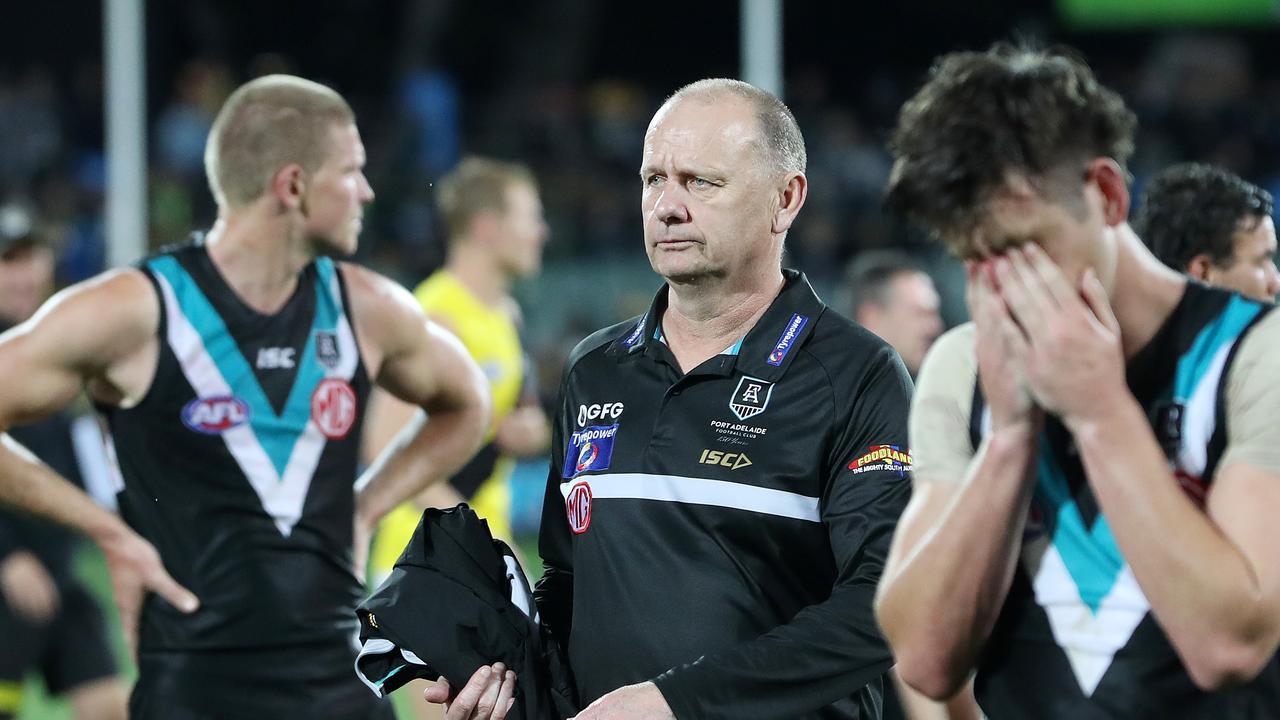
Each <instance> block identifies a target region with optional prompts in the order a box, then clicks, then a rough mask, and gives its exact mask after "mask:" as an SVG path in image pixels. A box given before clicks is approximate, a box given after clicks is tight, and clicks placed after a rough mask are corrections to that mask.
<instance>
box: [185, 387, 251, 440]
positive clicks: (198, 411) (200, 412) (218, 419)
mask: <svg viewBox="0 0 1280 720" xmlns="http://www.w3.org/2000/svg"><path fill="white" fill-rule="evenodd" d="M248 419H249V406H248V405H247V404H245V402H244V401H243V400H241V399H240V398H237V397H231V396H229V395H221V396H218V397H210V398H196V399H195V400H192V401H191V402H189V403H187V404H186V407H184V408H182V423H183V424H184V425H186V426H187V427H189V428H191V429H192V430H195V431H196V432H198V433H204V434H205V435H217V434H219V433H221V432H222V431H224V430H230V429H231V428H233V427H236V426H237V425H243V424H244V423H245V422H246V421H247V420H248Z"/></svg>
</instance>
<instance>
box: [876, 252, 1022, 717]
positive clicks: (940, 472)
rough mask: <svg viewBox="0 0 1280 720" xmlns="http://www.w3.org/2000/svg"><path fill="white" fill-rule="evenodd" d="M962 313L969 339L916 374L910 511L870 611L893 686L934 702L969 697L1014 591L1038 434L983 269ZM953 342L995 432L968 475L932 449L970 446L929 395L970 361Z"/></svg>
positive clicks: (949, 451)
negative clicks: (974, 370) (973, 369)
mask: <svg viewBox="0 0 1280 720" xmlns="http://www.w3.org/2000/svg"><path fill="white" fill-rule="evenodd" d="M967 301H968V305H969V308H970V314H971V315H972V316H973V318H974V325H975V333H974V335H973V336H969V337H964V338H961V337H954V336H953V337H952V338H951V342H943V341H939V342H938V344H937V345H936V346H935V347H934V349H933V351H932V352H931V354H930V356H929V357H928V358H926V360H925V362H924V364H923V366H922V368H921V372H920V378H919V385H918V388H917V394H916V399H915V405H914V407H913V408H912V412H911V443H912V448H913V453H914V455H915V458H916V460H917V465H916V468H915V472H914V481H913V482H914V484H913V490H912V497H911V503H910V505H908V507H907V510H906V512H905V513H904V514H903V516H902V519H901V520H900V521H899V524H898V529H897V532H896V533H895V534H894V539H893V546H892V548H891V549H890V552H889V559H888V564H887V566H886V568H885V571H884V575H883V577H882V579H881V582H880V586H879V589H878V598H877V605H876V611H877V616H878V618H879V621H880V624H881V627H882V628H883V629H884V632H885V635H886V637H887V638H888V639H889V643H890V645H891V646H892V647H893V650H894V654H895V655H896V657H897V660H898V666H897V667H898V673H899V675H900V677H902V679H903V680H904V681H905V682H906V683H907V684H909V685H911V686H912V687H914V688H916V689H917V690H920V691H921V692H923V693H924V694H925V695H927V696H929V697H930V698H932V699H935V700H944V699H946V698H948V697H950V696H952V695H953V694H954V693H955V692H956V691H957V690H958V689H959V688H961V687H962V686H963V685H964V683H965V682H966V680H967V679H968V677H969V675H970V673H971V672H972V670H973V668H974V666H975V664H976V662H977V657H978V653H979V652H980V651H981V648H982V645H983V643H984V642H985V641H986V638H987V636H988V634H989V633H990V632H991V628H992V627H993V626H994V624H995V621H996V618H997V616H998V615H999V612H1000V608H1001V606H1002V605H1003V603H1004V598H1005V595H1006V594H1007V593H1008V591H1009V585H1010V583H1011V582H1012V579H1013V571H1014V568H1015V564H1016V562H1017V557H1018V552H1019V548H1020V543H1021V538H1022V531H1023V526H1024V525H1025V523H1026V517H1027V509H1028V507H1029V505H1030V502H1031V495H1032V490H1033V488H1034V482H1033V479H1032V478H1033V470H1034V467H1035V438H1036V434H1037V433H1038V432H1039V427H1040V413H1039V411H1038V410H1036V409H1035V408H1034V406H1033V405H1032V404H1031V400H1030V397H1029V396H1028V395H1027V392H1026V390H1025V389H1024V387H1023V385H1022V380H1021V378H1019V377H1018V376H1017V375H1016V374H1015V373H1013V372H1012V369H1011V368H1010V367H1009V366H1008V364H1007V362H1006V357H1007V356H1006V355H1005V352H1004V342H1005V341H1004V338H1003V337H1002V335H1001V332H1002V331H1001V326H1002V325H1001V323H1002V319H1003V318H1004V317H1005V316H1006V313H1007V310H1006V308H1005V307H1004V304H1003V303H1002V302H1001V300H1000V298H999V296H998V294H997V290H996V287H995V285H994V282H993V278H992V276H991V274H990V273H989V272H988V270H987V268H986V267H985V266H984V265H979V264H975V263H971V264H970V266H969V282H968V297H967ZM956 340H960V341H961V342H965V341H968V340H972V341H973V342H974V343H975V344H976V348H975V349H976V355H977V364H978V376H979V382H981V384H982V389H983V393H984V396H985V397H986V398H988V400H987V402H988V407H989V408H990V409H991V414H992V431H991V433H990V434H988V435H987V436H986V439H985V440H984V442H983V443H982V445H981V446H980V447H979V448H978V452H977V454H976V455H974V457H973V458H972V460H971V461H970V462H969V463H968V466H967V468H966V467H965V466H964V463H963V458H957V457H956V456H957V455H959V454H960V452H962V451H959V452H957V451H956V450H955V449H954V448H944V447H941V446H939V443H942V442H955V440H956V439H957V438H967V436H968V422H969V418H968V417H967V415H966V414H965V413H963V412H962V411H961V409H960V408H958V407H955V406H954V405H951V406H950V407H948V406H947V404H946V401H945V397H946V396H945V395H943V394H939V393H934V392H932V388H931V387H930V386H931V385H932V384H933V383H948V382H952V381H953V380H954V379H953V378H950V377H945V378H944V377H941V375H942V371H943V370H944V367H943V366H944V365H945V364H947V363H950V362H954V361H955V357H956V356H957V355H960V354H963V353H968V352H970V350H969V348H959V349H957V348H956V347H955V341H956ZM970 377H971V376H970ZM944 438H945V439H947V440H944ZM935 456H936V457H935Z"/></svg>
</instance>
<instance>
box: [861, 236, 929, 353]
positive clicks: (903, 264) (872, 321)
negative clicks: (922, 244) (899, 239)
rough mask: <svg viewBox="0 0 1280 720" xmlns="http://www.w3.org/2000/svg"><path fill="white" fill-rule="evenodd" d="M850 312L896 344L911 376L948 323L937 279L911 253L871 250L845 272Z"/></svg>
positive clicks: (892, 343) (862, 323) (865, 325)
mask: <svg viewBox="0 0 1280 720" xmlns="http://www.w3.org/2000/svg"><path fill="white" fill-rule="evenodd" d="M845 288H846V291H847V292H848V294H849V301H848V303H849V304H848V312H849V316H850V317H852V318H853V319H854V320H856V321H857V322H858V324H859V325H861V326H863V327H865V328H866V329H868V330H870V331H871V332H873V333H875V334H876V335H879V336H880V338H881V339H883V340H884V341H885V342H887V343H889V344H890V345H892V346H893V349H894V350H897V351H898V354H899V355H901V356H902V362H903V363H904V364H905V365H906V366H907V370H908V371H909V372H910V373H911V377H915V375H916V373H917V372H918V371H919V370H920V363H921V362H923V361H924V355H925V353H926V352H928V350H929V346H930V345H933V341H934V340H937V339H938V335H940V334H942V330H943V328H944V326H943V324H942V314H941V312H940V307H941V301H940V300H939V298H938V291H937V290H935V289H934V287H933V280H931V279H929V275H928V274H927V273H925V272H924V270H921V269H920V266H919V265H918V264H917V263H916V262H915V261H914V260H912V259H911V256H909V255H907V254H906V253H903V252H900V251H896V250H870V251H867V252H865V253H862V254H861V255H858V256H857V257H856V258H854V260H853V262H851V263H849V269H848V271H847V272H846V273H845Z"/></svg>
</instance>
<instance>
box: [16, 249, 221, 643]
mask: <svg viewBox="0 0 1280 720" xmlns="http://www.w3.org/2000/svg"><path fill="white" fill-rule="evenodd" d="M158 316H159V305H158V303H157V301H156V296H155V291H154V290H153V289H152V287H151V285H150V283H149V282H148V281H147V280H146V278H145V277H143V275H142V274H141V273H140V272H138V271H136V270H121V271H115V272H111V273H107V274H105V275H103V276H101V277H99V278H95V279H93V280H90V281H87V282H85V283H82V284H80V285H76V286H73V287H71V288H68V289H66V290H64V291H62V292H60V293H58V294H57V295H55V296H54V297H53V298H52V299H50V300H49V302H48V303H46V304H45V306H44V307H43V308H41V309H40V311H39V312H37V313H36V315H35V316H34V317H32V318H31V319H30V320H28V321H27V322H25V323H23V324H22V325H19V326H18V327H15V328H13V329H12V330H10V331H9V332H7V333H5V334H4V335H3V336H0V373H3V375H4V377H6V378H10V380H9V381H8V382H5V383H3V384H0V427H4V428H8V427H10V426H12V425H14V424H17V423H23V422H30V421H33V420H36V419H39V418H42V417H45V416H47V415H49V414H52V413H53V412H55V411H57V410H59V409H61V408H62V407H63V406H65V405H66V404H67V403H69V402H70V401H71V400H72V399H73V398H74V397H75V396H76V394H77V393H78V392H80V390H81V389H82V388H83V387H85V385H86V384H87V385H88V386H89V388H90V390H91V392H93V394H94V395H95V397H96V398H97V399H99V400H102V401H104V402H109V403H114V404H121V405H127V404H132V403H135V402H137V401H138V400H139V399H140V398H141V397H142V395H143V393H145V392H146V388H147V386H148V385H149V384H150V379H151V374H152V373H154V369H155V355H156V352H157V345H156V342H157V340H156V328H157V324H158V322H159V317H158ZM0 500H2V501H3V502H5V503H7V504H10V505H14V506H16V507H18V508H20V509H22V510H24V511H27V512H30V513H33V514H36V515H40V516H43V517H45V518H48V519H50V520H53V521H55V522H59V523H62V524H63V525H67V526H69V527H72V528H75V529H77V530H79V531H81V532H83V533H85V534H86V535H88V536H89V537H90V538H92V539H93V540H94V541H95V542H97V543H98V545H99V546H100V547H101V548H102V550H103V553H104V554H105V555H106V558H107V562H108V564H109V565H110V569H111V577H112V581H113V583H114V589H115V599H116V604H117V605H118V606H119V609H120V613H121V619H122V621H123V623H124V628H125V633H126V637H127V639H128V640H129V641H130V643H131V644H132V643H133V642H134V641H135V640H136V635H135V633H136V630H137V618H138V613H139V611H140V609H141V606H142V600H143V596H144V595H145V593H146V591H148V590H150V591H153V592H156V593H158V594H159V595H161V596H162V597H163V598H165V599H166V600H168V601H169V602H170V603H172V604H173V605H175V606H176V607H179V608H181V609H183V610H185V611H188V612H190V611H192V610H194V609H195V608H196V606H197V601H196V598H195V596H193V595H192V594H191V593H190V592H188V591H187V590H186V589H184V588H182V587H181V586H179V585H178V584H177V583H176V582H174V580H173V578H171V577H169V575H168V573H166V572H165V570H164V568H163V567H162V565H161V563H160V556H159V555H158V554H157V553H156V551H155V548H153V547H152V546H151V545H150V544H149V543H147V542H146V541H145V540H143V539H142V538H141V537H139V536H138V535H137V533H135V532H133V531H132V530H130V529H129V528H128V527H127V526H126V525H125V524H124V523H123V522H122V521H121V520H120V519H119V518H118V517H116V516H115V515H114V514H112V513H110V512H108V511H106V510H104V509H102V508H100V507H98V506H97V505H96V504H95V503H94V502H93V500H91V499H90V498H89V496H88V495H86V494H85V493H84V492H83V491H81V490H80V489H79V488H77V487H75V486H74V485H72V484H71V483H70V482H68V481H67V480H65V479H64V478H62V477H60V476H59V475H57V474H56V473H55V472H53V470H51V469H49V467H48V466H46V465H45V464H43V463H41V462H40V461H39V460H37V459H36V458H35V456H33V455H32V454H31V453H29V452H28V451H27V450H26V449H25V448H22V447H21V446H20V445H18V444H17V443H16V442H14V441H13V440H12V439H11V438H10V437H9V436H8V435H4V436H3V443H0Z"/></svg>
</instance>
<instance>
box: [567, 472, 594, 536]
mask: <svg viewBox="0 0 1280 720" xmlns="http://www.w3.org/2000/svg"><path fill="white" fill-rule="evenodd" d="M564 510H565V514H566V515H568V517H569V529H570V530H573V533H574V534H575V535H581V534H582V533H584V532H586V531H587V528H589V527H591V486H590V485H588V484H587V483H585V482H580V483H578V484H577V485H574V486H573V487H572V488H570V490H569V495H568V497H566V498H565V501H564Z"/></svg>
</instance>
